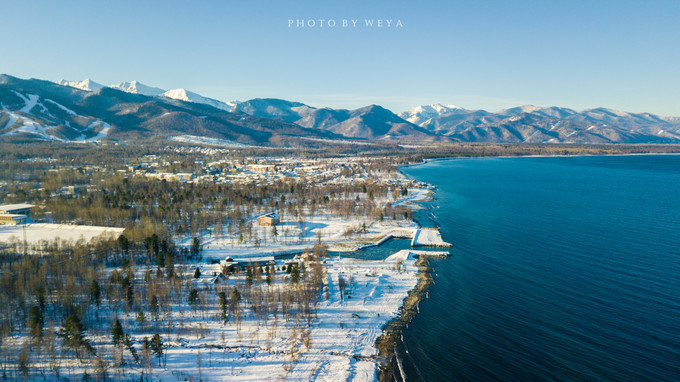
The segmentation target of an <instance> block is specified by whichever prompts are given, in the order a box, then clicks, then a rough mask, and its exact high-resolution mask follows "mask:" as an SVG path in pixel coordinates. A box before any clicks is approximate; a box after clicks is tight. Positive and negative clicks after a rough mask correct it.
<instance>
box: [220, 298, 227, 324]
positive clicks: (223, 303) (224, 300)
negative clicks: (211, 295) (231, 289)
mask: <svg viewBox="0 0 680 382" xmlns="http://www.w3.org/2000/svg"><path fill="white" fill-rule="evenodd" d="M219 298H220V309H221V311H222V320H226V319H227V294H226V293H224V292H220V293H219Z"/></svg>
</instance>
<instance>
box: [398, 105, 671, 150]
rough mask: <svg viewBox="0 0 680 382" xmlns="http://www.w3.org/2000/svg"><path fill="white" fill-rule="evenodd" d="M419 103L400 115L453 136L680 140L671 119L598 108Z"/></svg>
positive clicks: (460, 138)
mask: <svg viewBox="0 0 680 382" xmlns="http://www.w3.org/2000/svg"><path fill="white" fill-rule="evenodd" d="M432 106H433V105H425V106H418V107H415V108H413V109H410V110H408V111H406V112H403V113H400V116H402V118H403V117H406V119H407V120H409V121H411V122H414V121H415V123H416V124H417V125H419V126H420V127H422V128H425V129H427V130H429V131H430V132H431V133H433V134H436V135H440V136H445V137H449V138H451V139H452V140H455V141H473V142H525V143H558V142H563V143H661V142H675V141H678V140H680V126H679V125H678V123H677V122H676V121H674V120H673V119H670V118H661V117H659V116H656V115H653V114H649V113H640V114H635V113H627V112H623V111H617V110H611V109H605V108H597V109H590V110H584V111H581V112H578V111H575V110H572V109H569V108H563V107H556V106H553V107H539V106H534V105H523V106H517V107H513V108H509V109H504V110H500V111H498V112H495V113H491V112H487V111H484V110H466V109H460V108H458V109H455V110H450V109H447V108H437V107H432Z"/></svg>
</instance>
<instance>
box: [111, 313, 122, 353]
mask: <svg viewBox="0 0 680 382" xmlns="http://www.w3.org/2000/svg"><path fill="white" fill-rule="evenodd" d="M124 334H125V333H123V325H121V324H120V320H118V319H117V318H116V321H114V322H113V327H112V328H111V337H112V338H113V344H114V345H116V346H118V345H120V342H121V340H122V339H123V336H124Z"/></svg>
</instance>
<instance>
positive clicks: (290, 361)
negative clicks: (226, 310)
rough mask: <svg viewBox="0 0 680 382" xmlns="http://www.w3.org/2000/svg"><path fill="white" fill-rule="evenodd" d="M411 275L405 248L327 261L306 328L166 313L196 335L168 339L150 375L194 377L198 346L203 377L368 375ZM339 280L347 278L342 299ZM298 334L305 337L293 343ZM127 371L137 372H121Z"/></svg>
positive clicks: (413, 272) (372, 371) (374, 367)
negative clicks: (322, 289) (376, 256)
mask: <svg viewBox="0 0 680 382" xmlns="http://www.w3.org/2000/svg"><path fill="white" fill-rule="evenodd" d="M398 262H399V269H397V267H398V265H397V263H398ZM211 267H218V266H217V265H214V266H205V267H204V274H209V273H211V270H212V268H211ZM215 269H217V268H215ZM417 272H418V269H417V267H416V266H415V260H414V257H413V253H411V251H400V252H399V253H397V254H396V255H393V256H391V257H389V258H387V259H386V260H384V261H362V260H356V259H349V258H339V257H334V258H332V259H328V260H327V277H326V281H325V283H326V285H327V286H328V292H329V293H328V299H323V298H322V300H321V302H320V303H319V304H318V306H317V318H316V319H315V320H313V321H312V323H311V325H310V326H309V327H307V326H306V322H295V321H294V320H293V321H288V322H286V321H283V320H281V318H280V317H279V320H278V321H277V322H275V321H274V320H273V319H270V320H269V322H268V324H263V322H262V321H258V320H256V319H255V318H254V317H252V316H251V315H246V316H244V317H243V320H242V323H241V329H240V331H239V330H238V329H237V326H236V324H235V323H234V322H229V323H226V324H222V323H220V322H219V320H205V319H202V316H201V314H200V313H199V314H197V315H192V314H191V313H189V312H186V311H185V312H184V314H183V316H182V317H180V316H179V315H178V314H174V317H173V318H172V319H173V322H177V323H178V325H182V326H185V327H187V328H199V327H200V328H201V329H200V333H201V334H200V335H192V334H187V335H186V336H182V337H181V338H179V337H175V336H173V337H172V338H171V339H170V340H168V341H167V342H166V345H167V348H166V349H165V351H166V354H167V363H166V367H165V368H163V367H158V366H157V365H158V364H157V360H155V359H154V363H155V365H156V366H155V367H154V370H153V380H154V381H156V380H159V381H177V380H184V379H185V378H186V379H191V378H193V379H194V380H198V377H199V366H198V363H199V351H200V364H201V366H200V377H201V378H202V380H204V381H263V380H265V381H268V380H289V381H310V380H317V381H347V380H352V381H372V380H375V379H376V378H377V363H376V361H375V358H374V357H375V356H376V355H377V349H376V348H375V346H374V344H375V340H376V339H377V338H378V336H380V334H381V333H382V327H383V326H384V325H385V324H386V323H387V322H388V321H389V320H390V319H392V318H393V317H395V316H396V315H397V314H398V313H399V309H400V307H401V305H402V302H403V300H404V298H406V296H407V294H408V292H409V291H410V290H411V289H413V288H414V287H415V285H416V283H417V277H416V275H417ZM339 277H342V278H343V279H344V280H345V281H346V283H347V286H346V287H345V290H346V291H347V293H345V295H344V298H343V297H342V295H341V292H340V288H339V282H338V280H339ZM232 281H233V280H230V282H232ZM202 282H205V279H204V280H202ZM133 316H134V312H132V313H130V317H128V320H127V321H128V322H129V321H132V317H133ZM124 322H125V321H124ZM180 322H181V324H180ZM124 326H126V324H125V323H124ZM303 331H304V332H306V333H307V335H308V337H307V338H308V340H307V341H303V340H301V338H302V336H301V333H302V332H303ZM197 332H198V331H197ZM142 335H146V336H150V335H151V333H146V334H142V333H140V334H137V335H135V336H134V337H135V338H136V339H137V340H139V339H140V338H141V336H142ZM131 374H132V375H137V374H134V372H131V370H129V371H128V375H131Z"/></svg>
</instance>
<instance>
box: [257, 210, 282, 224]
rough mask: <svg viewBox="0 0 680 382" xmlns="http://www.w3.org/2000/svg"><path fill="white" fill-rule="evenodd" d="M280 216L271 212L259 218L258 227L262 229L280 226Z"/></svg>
mask: <svg viewBox="0 0 680 382" xmlns="http://www.w3.org/2000/svg"><path fill="white" fill-rule="evenodd" d="M279 223H280V221H279V215H277V214H276V213H274V212H270V213H268V214H264V215H262V216H260V217H259V218H257V225H259V226H260V227H271V226H275V225H277V224H279Z"/></svg>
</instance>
